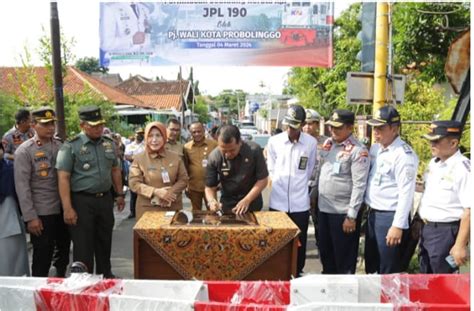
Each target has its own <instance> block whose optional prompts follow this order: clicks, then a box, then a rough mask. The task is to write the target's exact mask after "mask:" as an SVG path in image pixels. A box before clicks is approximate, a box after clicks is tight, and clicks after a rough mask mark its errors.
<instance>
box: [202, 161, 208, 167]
mask: <svg viewBox="0 0 474 311" xmlns="http://www.w3.org/2000/svg"><path fill="white" fill-rule="evenodd" d="M202 167H207V159H202Z"/></svg>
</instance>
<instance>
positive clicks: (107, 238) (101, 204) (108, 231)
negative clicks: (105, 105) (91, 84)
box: [56, 106, 125, 278]
mask: <svg viewBox="0 0 474 311" xmlns="http://www.w3.org/2000/svg"><path fill="white" fill-rule="evenodd" d="M79 118H80V120H81V123H80V126H81V129H82V132H81V133H80V134H79V135H77V136H76V137H74V138H73V139H72V140H70V141H68V142H66V143H64V145H63V146H62V147H61V149H60V151H59V154H58V160H57V163H56V168H57V170H58V179H59V194H60V196H61V202H62V206H63V210H64V221H65V222H66V224H68V225H69V229H70V233H71V238H72V241H73V246H74V247H73V257H74V259H73V261H75V262H77V261H79V262H83V263H84V264H85V265H86V266H87V269H88V271H89V273H93V272H94V257H95V265H96V268H95V272H96V274H103V275H104V277H106V278H113V277H114V275H113V274H112V270H111V265H110V253H111V247H112V229H113V227H114V213H113V206H114V200H113V197H112V193H111V191H110V189H111V187H112V184H113V186H114V189H115V191H116V195H117V206H118V209H119V211H122V210H123V208H124V204H125V202H124V193H123V190H122V178H121V170H120V166H119V163H118V160H117V157H116V156H115V150H114V149H115V144H114V142H113V140H112V139H111V138H109V137H107V136H102V131H103V128H104V123H105V120H103V119H102V115H101V112H100V109H99V108H98V107H96V106H85V107H81V108H80V109H79Z"/></svg>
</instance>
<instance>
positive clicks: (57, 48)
mask: <svg viewBox="0 0 474 311" xmlns="http://www.w3.org/2000/svg"><path fill="white" fill-rule="evenodd" d="M50 8H51V47H52V51H53V54H52V64H53V80H54V102H55V104H56V117H57V119H58V121H57V128H56V131H57V135H58V136H59V137H60V138H61V139H62V140H63V141H64V140H65V139H66V123H65V121H64V94H63V76H62V70H61V69H62V68H61V35H60V31H59V15H58V3H57V2H51V3H50Z"/></svg>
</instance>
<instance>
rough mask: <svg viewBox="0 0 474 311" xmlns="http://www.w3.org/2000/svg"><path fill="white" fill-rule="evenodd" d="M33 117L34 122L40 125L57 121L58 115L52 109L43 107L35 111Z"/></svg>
mask: <svg viewBox="0 0 474 311" xmlns="http://www.w3.org/2000/svg"><path fill="white" fill-rule="evenodd" d="M31 115H32V116H33V120H34V121H35V122H38V123H48V122H51V121H56V113H55V112H54V110H53V109H51V108H50V107H41V108H38V109H36V110H34V111H33V112H32V113H31Z"/></svg>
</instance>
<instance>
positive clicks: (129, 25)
mask: <svg viewBox="0 0 474 311" xmlns="http://www.w3.org/2000/svg"><path fill="white" fill-rule="evenodd" d="M333 16H334V4H333V3H332V2H312V1H296V2H295V1H293V2H286V1H233V2H216V1H212V2H208V1H186V2H179V1H173V2H170V1H168V2H103V3H100V64H101V66H104V67H109V66H117V65H145V66H160V65H178V64H180V65H181V64H183V65H186V64H189V65H193V64H195V65H247V66H305V67H309V66H311V67H332V62H333V57H332V29H333V19H334V18H333Z"/></svg>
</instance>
